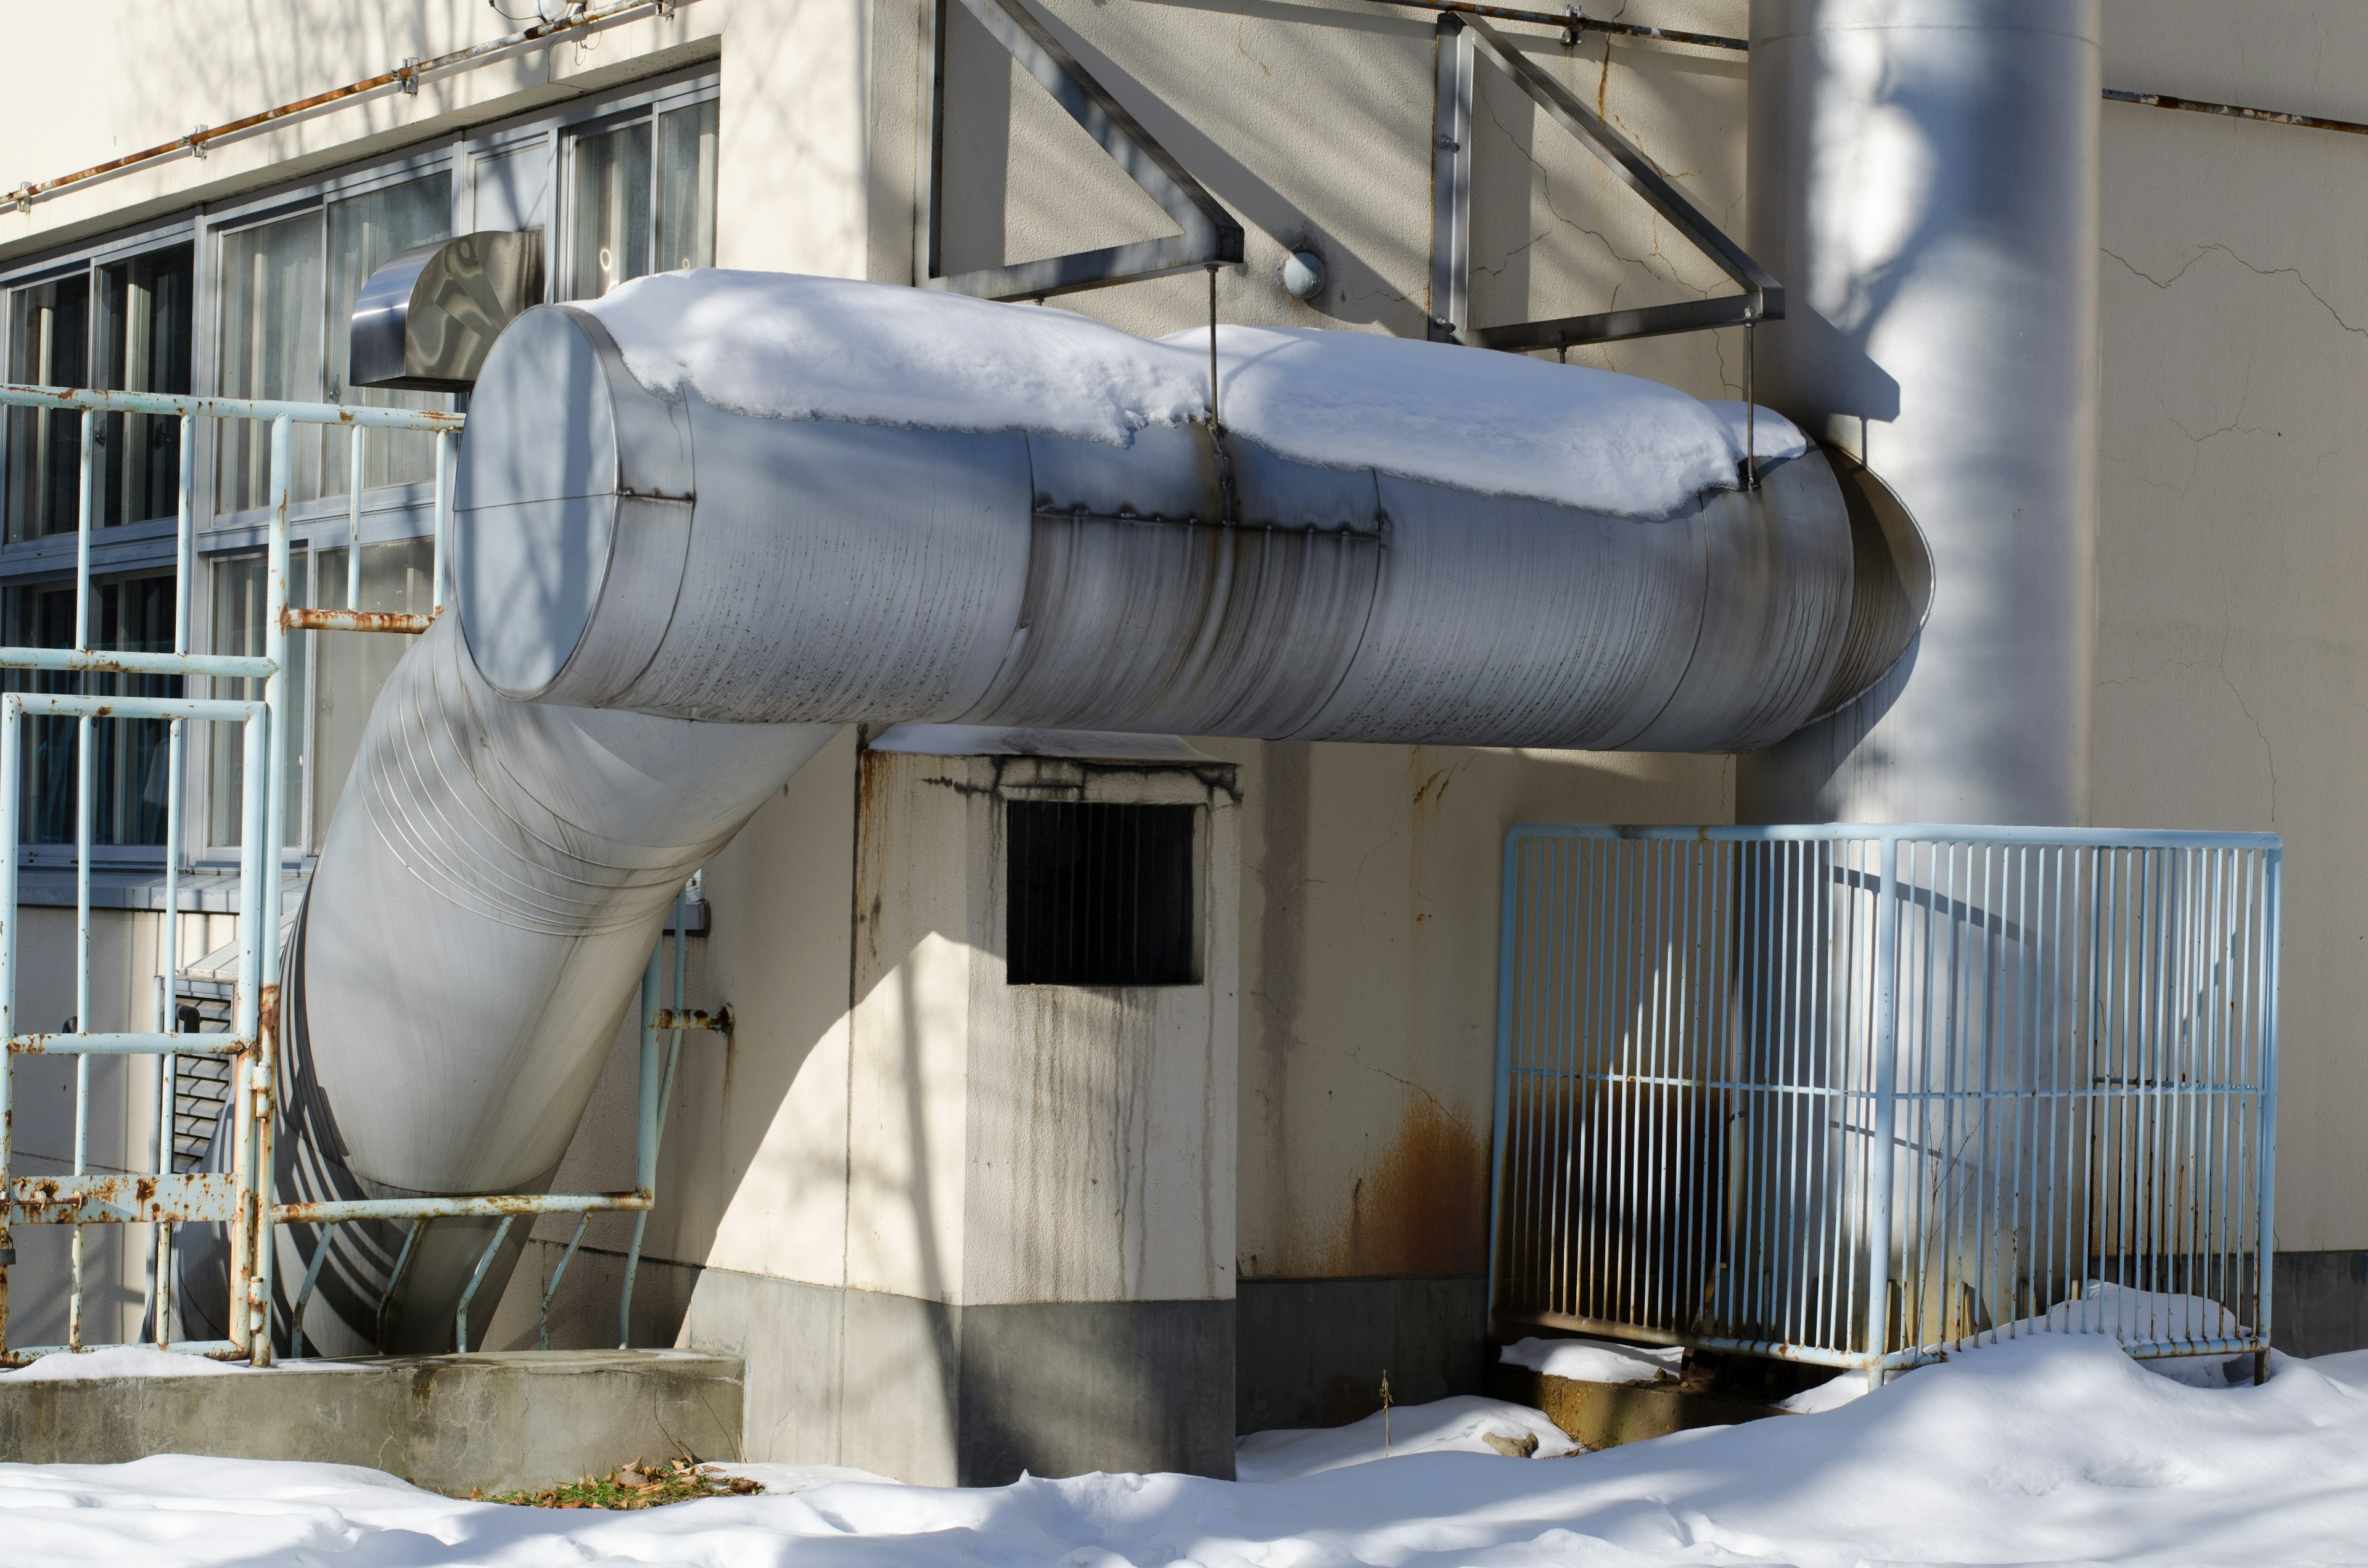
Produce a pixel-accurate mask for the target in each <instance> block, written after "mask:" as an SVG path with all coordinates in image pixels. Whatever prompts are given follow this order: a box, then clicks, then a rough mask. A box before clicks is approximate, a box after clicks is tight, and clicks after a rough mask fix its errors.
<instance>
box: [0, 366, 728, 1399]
mask: <svg viewBox="0 0 2368 1568" xmlns="http://www.w3.org/2000/svg"><path fill="white" fill-rule="evenodd" d="M0 407H28V408H40V409H51V410H59V411H64V412H71V413H76V414H82V415H92V414H139V415H161V416H173V417H178V418H179V419H180V420H181V447H180V455H181V464H180V501H179V506H178V508H177V515H176V526H177V537H176V553H175V572H176V590H177V591H176V606H175V631H174V647H173V651H172V652H171V653H127V652H113V651H108V650H103V649H95V648H92V647H91V646H90V645H89V642H90V639H89V629H90V624H91V618H90V606H91V595H90V588H91V560H90V555H91V541H92V534H93V533H94V531H95V526H96V521H95V516H94V513H95V497H96V487H95V485H94V483H93V469H94V461H95V451H96V445H97V443H96V440H95V424H96V422H95V421H93V420H90V419H85V421H84V423H83V426H82V440H81V454H80V455H81V469H80V475H79V483H80V489H79V503H78V507H77V517H76V528H75V532H76V557H75V575H74V584H75V613H74V625H75V629H76V635H75V646H74V648H72V649H56V648H11V647H0V669H23V670H38V671H47V672H52V673H68V674H74V673H84V674H108V675H126V676H214V677H228V678H236V679H245V680H260V681H262V682H263V683H264V693H263V696H262V697H261V698H260V699H201V698H186V697H185V698H150V697H92V696H79V695H74V694H68V693H47V692H7V693H0V851H5V853H0V1041H5V1042H6V1051H0V1198H5V1199H6V1201H5V1204H0V1364H12V1365H13V1364H20V1363H22V1362H23V1361H25V1360H28V1359H29V1358H33V1357H37V1356H40V1355H46V1354H50V1353H51V1352H72V1351H80V1350H86V1349H92V1348H97V1347H98V1346H93V1345H90V1344H87V1343H85V1336H84V1335H83V1333H82V1318H83V1310H82V1309H83V1293H84V1292H83V1282H84V1281H83V1256H82V1235H81V1227H82V1226H83V1225H84V1224H85V1223H153V1224H154V1225H155V1226H156V1227H157V1244H156V1282H155V1287H154V1290H155V1293H154V1298H153V1321H154V1326H155V1344H156V1345H158V1346H160V1347H164V1348H168V1349H177V1350H181V1351H185V1352H188V1353H191V1354H198V1355H208V1356H217V1357H234V1358H244V1359H246V1360H249V1361H251V1362H253V1363H254V1364H255V1365H257V1366H263V1365H268V1363H269V1362H270V1360H271V1358H272V1348H271V1334H270V1312H269V1303H270V1301H271V1300H272V1273H273V1269H274V1267H275V1263H276V1256H277V1250H278V1249H277V1247H276V1245H275V1244H274V1242H273V1239H272V1238H273V1237H274V1236H275V1235H276V1233H277V1230H278V1227H279V1226H281V1225H290V1224H304V1225H313V1226H318V1227H321V1228H322V1232H323V1233H322V1235H321V1238H320V1240H319V1241H318V1242H317V1243H316V1244H315V1245H314V1249H313V1256H312V1258H311V1260H310V1263H309V1266H308V1267H307V1269H306V1271H305V1277H304V1280H303V1283H302V1289H301V1290H300V1291H299V1293H298V1296H297V1299H296V1301H295V1303H294V1306H293V1315H294V1322H293V1324H292V1325H291V1334H290V1347H291V1350H292V1351H293V1352H295V1353H297V1354H301V1353H302V1346H303V1341H304V1335H303V1329H302V1321H303V1315H304V1312H305V1310H306V1308H307V1307H308V1306H309V1304H310V1301H311V1298H312V1295H313V1289H314V1286H315V1285H316V1283H317V1281H318V1278H319V1275H320V1271H321V1267H322V1264H323V1262H324V1259H325V1258H326V1256H327V1245H328V1241H329V1231H330V1229H331V1228H332V1227H334V1226H336V1225H337V1224H339V1223H344V1222H347V1221H390V1220H409V1221H412V1225H411V1230H410V1235H409V1239H408V1240H407V1241H406V1243H405V1245H404V1253H403V1256H402V1258H401V1259H400V1260H399V1261H398V1262H397V1264H396V1267H395V1269H394V1271H393V1274H392V1275H391V1277H390V1278H389V1280H388V1282H387V1287H386V1291H385V1292H384V1299H382V1300H381V1316H383V1313H384V1312H385V1311H386V1309H387V1308H388V1306H389V1305H391V1302H392V1298H393V1292H394V1290H395V1289H396V1288H397V1287H398V1286H399V1285H400V1283H401V1279H402V1276H403V1272H404V1265H405V1264H406V1263H407V1262H408V1260H409V1258H410V1256H412V1254H413V1252H414V1250H415V1244H416V1241H417V1239H418V1236H419V1234H420V1233H421V1232H422V1231H424V1229H425V1228H426V1227H427V1225H428V1224H429V1223H430V1222H432V1221H435V1220H438V1219H459V1218H498V1219H500V1220H501V1221H502V1223H501V1224H500V1225H498V1226H497V1227H495V1234H494V1238H493V1240H492V1242H491V1243H490V1244H488V1245H487V1247H486V1248H485V1250H484V1253H483V1254H482V1255H481V1256H480V1257H479V1259H478V1263H477V1267H476V1269H475V1272H474V1273H473V1274H472V1278H471V1281H470V1285H469V1289H468V1292H467V1295H466V1296H465V1297H464V1299H463V1301H462V1303H461V1310H460V1312H459V1314H458V1316H457V1319H456V1323H455V1343H456V1346H457V1348H459V1349H461V1350H463V1351H465V1350H467V1349H468V1348H469V1339H468V1335H469V1329H468V1316H467V1313H468V1308H469V1306H470V1305H471V1304H472V1303H473V1301H474V1300H475V1297H476V1294H477V1290H478V1287H479V1286H481V1285H482V1284H483V1282H484V1278H485V1275H486V1273H487V1271H488V1269H489V1268H490V1266H491V1263H492V1260H493V1258H494V1256H495V1253H496V1252H497V1251H498V1249H499V1247H500V1245H501V1244H502V1243H503V1242H504V1241H505V1240H506V1239H507V1235H508V1233H509V1231H510V1228H511V1226H512V1224H513V1223H514V1221H515V1220H516V1218H517V1217H518V1216H520V1215H525V1216H529V1217H533V1216H539V1215H542V1214H576V1215H579V1216H580V1217H581V1218H580V1219H579V1221H578V1223H577V1226H576V1231H575V1237H574V1238H573V1239H572V1240H571V1241H570V1242H569V1244H568V1247H567V1250H566V1252H565V1254H564V1256H562V1258H561V1261H560V1265H559V1267H558V1268H556V1269H554V1270H553V1272H552V1278H551V1280H550V1282H549V1284H548V1286H547V1287H546V1288H545V1290H543V1292H542V1300H541V1308H540V1318H541V1324H542V1328H541V1339H542V1343H544V1344H545V1345H546V1346H547V1345H548V1343H549V1319H550V1307H551V1301H552V1296H553V1295H554V1294H555V1293H556V1291H557V1290H558V1285H559V1279H560V1277H561V1275H562V1274H564V1270H565V1267H566V1265H567V1263H568V1262H569V1261H570V1260H572V1259H573V1258H574V1256H575V1251H576V1247H577V1244H579V1243H580V1242H581V1241H582V1239H583V1234H584V1226H585V1224H586V1223H587V1222H588V1221H589V1220H590V1217H591V1216H592V1215H593V1214H594V1213H600V1212H629V1213H632V1214H633V1215H634V1216H635V1225H634V1233H633V1244H632V1252H631V1254H630V1255H629V1256H628V1259H627V1264H626V1269H625V1277H624V1281H623V1284H622V1286H621V1288H620V1301H619V1318H620V1339H630V1337H631V1335H630V1333H627V1332H624V1330H625V1329H626V1327H627V1325H629V1324H630V1311H631V1303H632V1286H633V1277H634V1274H635V1271H636V1268H637V1267H638V1264H639V1261H640V1253H641V1241H642V1233H643V1224H644V1223H645V1222H646V1220H647V1217H648V1212H649V1210H650V1209H651V1208H652V1207H653V1206H654V1204H655V1200H656V1199H655V1182H656V1166H657V1142H658V1137H659V1134H660V1131H661V1130H662V1126H663V1119H664V1108H665V1104H666V1098H667V1096H668V1091H670V1089H671V1086H672V1083H673V1078H674V1068H675V1062H676V1060H677V1058H678V1056H679V1052H680V1049H681V1039H682V1028H684V1027H689V1028H700V1027H703V1025H702V1024H701V1022H700V1021H699V1016H698V1015H693V1014H691V1013H689V1011H687V1010H686V1009H685V1007H684V1006H683V1004H684V995H683V979H684V961H683V955H682V952H681V950H680V949H681V943H682V941H683V934H682V928H681V926H682V923H681V914H680V905H679V903H677V915H676V921H675V926H674V931H675V941H676V943H677V952H676V955H675V963H674V971H675V975H674V981H675V983H674V994H673V998H672V1001H673V1006H672V1007H671V1008H661V1007H660V1006H658V1002H659V1000H660V998H659V996H658V994H657V985H656V976H657V964H658V956H657V954H656V953H655V952H654V953H653V954H652V957H651V960H650V965H651V967H650V972H649V980H648V983H647V984H646V985H645V988H644V990H645V994H644V1003H645V1006H644V1009H643V1012H644V1027H643V1071H642V1093H641V1106H640V1113H639V1118H638V1121H637V1149H636V1159H635V1174H636V1178H637V1186H636V1187H634V1188H633V1189H632V1191H628V1192H608V1193H548V1194H541V1195H534V1196H519V1195H515V1194H494V1195H485V1196H459V1197H440V1198H407V1199H344V1200H332V1201H323V1202H295V1203H281V1202H278V1201H275V1199H274V1197H273V1193H272V1185H273V1179H272V1177H273V1168H274V1167H273V1158H272V1139H273V1133H274V1095H275V1092H276V1085H277V1081H278V1075H279V1062H278V1059H277V1055H278V1042H277V1038H276V1036H277V1032H278V1023H279V1018H278V1014H279V1007H278V993H279V962H280V951H279V926H280V908H279V904H280V895H281V890H282V877H281V876H280V875H279V874H278V872H279V865H278V861H279V858H280V856H281V855H282V853H283V849H282V847H281V846H282V841H283V840H284V839H285V838H286V836H287V835H286V833H285V831H284V830H283V827H282V823H283V821H284V818H285V813H286V802H287V788H288V783H287V777H286V761H287V758H286V748H285V747H284V746H283V745H281V744H279V743H278V742H277V741H276V740H275V739H274V738H273V737H275V736H278V735H280V734H283V733H285V729H284V726H285V725H287V724H288V723H290V722H293V721H292V719H291V718H290V705H291V702H292V695H291V694H290V691H289V690H288V689H287V687H286V679H285V676H286V671H287V667H288V659H287V652H286V649H287V637H288V634H289V633H290V631H308V630H309V631H323V632H341V633H342V632H356V633H368V632H388V631H392V632H417V631H424V630H425V629H426V627H427V624H428V623H429V622H430V621H432V620H433V619H434V613H435V612H440V610H441V609H442V607H443V604H444V594H445V578H446V575H447V574H446V570H445V560H446V548H447V540H448V538H449V535H450V519H451V484H450V478H451V470H450V456H451V444H452V441H453V440H454V439H455V438H456V437H458V436H459V434H460V433H461V430H462V429H463V428H464V427H465V424H466V419H465V416H464V415H460V414H454V413H446V412H443V411H439V410H433V409H408V408H380V407H363V406H350V405H345V404H335V403H290V402H285V401H280V400H273V399H261V398H226V397H201V396H194V395H188V394H180V393H169V392H114V391H108V390H103V389H91V388H73V387H40V386H25V385H17V384H0ZM199 419H214V420H224V419H237V420H245V421H261V422H267V423H268V425H269V426H270V427H271V448H270V471H269V472H270V492H269V494H270V499H269V506H268V523H267V529H268V538H267V560H268V568H267V597H268V608H267V614H266V617H265V620H264V652H263V653H262V654H261V655H260V656H256V655H231V654H211V653H194V652H192V651H191V649H190V647H189V642H190V625H189V603H190V600H189V594H190V586H191V580H192V574H193V573H194V570H195V566H196V555H195V538H194V528H193V519H192V516H191V497H192V495H193V494H194V485H195V453H196V449H197V442H196V433H197V432H196V422H197V421H198V420H199ZM298 425H310V426H346V427H349V428H351V429H352V430H353V432H354V449H353V450H354V456H355V459H356V461H355V462H354V463H353V465H352V470H351V491H350V494H349V496H348V504H347V608H346V609H344V610H309V609H299V608H293V607H291V606H290V603H289V597H290V595H289V537H288V534H289V511H290V492H291V488H292V486H291V482H290V469H291V463H290V435H291V432H292V430H293V428H294V426H298ZM365 429H378V430H404V431H416V432H421V433H425V434H428V435H432V436H433V437H436V481H435V500H434V507H435V527H434V540H435V562H434V567H433V589H432V597H433V603H434V606H435V611H434V612H431V613H430V614H428V615H426V616H419V615H411V614H400V613H392V612H389V613H373V612H364V611H359V610H357V609H356V608H353V606H354V601H355V600H356V599H357V598H358V597H359V561H360V549H359V546H360V537H359V535H360V527H359V525H360V513H361V500H360V495H361V488H362V465H361V463H360V461H359V457H360V447H359V443H360V436H361V432H362V431H363V430H365ZM32 717H47V718H63V719H72V720H73V721H74V722H75V724H76V727H77V728H76V743H77V756H78V758H79V762H80V766H79V769H78V781H77V793H76V818H77V834H76V843H75V846H74V887H75V914H76V932H77V937H76V956H75V994H76V1010H75V1015H74V1022H75V1025H76V1027H75V1028H71V1029H67V1030H62V1031H58V1032H54V1033H48V1034H43V1033H38V1032H30V1031H27V1030H24V1029H21V1028H18V1027H17V1022H16V1015H17V1004H16V984H17V975H18V971H19V966H18V965H17V953H16V943H17V926H18V925H19V922H18V921H17V920H16V919H15V918H14V915H13V912H14V911H15V909H16V907H17V872H18V862H19V857H18V855H17V852H16V846H17V840H18V838H19V837H20V832H19V826H18V823H19V811H20V799H19V797H20V786H21V783H22V781H23V777H24V771H23V768H22V767H21V765H20V760H21V751H22V740H21V735H22V731H23V726H24V721H25V720H26V719H28V718H32ZM126 720H133V721H148V722H166V723H167V724H169V726H170V729H169V733H168V736H167V741H166V746H167V757H168V783H167V790H166V805H165V909H166V911H167V915H166V918H165V923H164V941H163V949H164V950H163V967H164V969H165V973H166V975H167V976H172V975H176V974H177V973H178V972H179V965H180V951H179V922H178V920H177V919H176V918H174V917H173V916H174V915H175V914H176V912H177V911H178V908H179V891H178V890H179V878H180V872H181V859H182V853H181V827H182V817H183V815H184V810H183V806H184V797H183V780H184V776H185V772H186V766H185V763H186V736H185V733H184V726H185V725H186V724H188V723H191V722H201V723H234V724H237V725H239V726H240V727H241V729H242V732H243V735H244V740H243V762H244V774H243V781H242V803H241V810H240V813H239V817H240V822H241V824H242V828H241V835H240V850H239V871H238V896H237V900H236V910H237V918H238V945H239V952H238V958H237V962H236V970H235V973H236V979H235V983H234V985H233V1018H232V1027H231V1029H230V1031H229V1032H228V1033H226V1034H220V1035H203V1036H199V1035H189V1034H183V1033H180V1032H178V1031H176V1030H173V1029H170V1028H165V1027H164V1026H165V1023H166V1021H167V1020H166V1018H165V1017H161V1016H160V1017H159V1018H158V1020H157V1022H158V1026H159V1027H158V1028H154V1029H150V1030H136V1029H117V1030H97V1029H90V1028H86V1027H84V1026H86V1025H87V1023H88V1021H89V1019H90V1017H91V1010H90V946H91V943H90V936H91V918H90V850H91V842H90V840H91V831H90V827H91V815H92V795H93V787H94V781H93V778H92V767H91V760H90V759H91V756H92V751H91V744H90V743H91V726H92V725H93V724H94V723H97V722H117V721H126ZM663 942H664V939H663V937H662V938H661V943H660V946H661V949H662V948H663ZM163 1006H167V1004H165V1003H160V1008H161V1007H163ZM661 1020H663V1021H664V1022H666V1023H667V1024H670V1025H673V1026H674V1027H672V1028H670V1029H661V1028H660V1027H659V1025H660V1022H661ZM661 1033H666V1034H669V1035H670V1036H671V1042H672V1043H671V1046H670V1047H669V1049H668V1050H667V1051H666V1053H665V1054H664V1055H663V1056H661V1053H660V1048H659V1036H660V1034H661ZM31 1055H65V1056H72V1057H74V1059H75V1074H76V1076H75V1088H76V1094H75V1113H74V1123H75V1128H74V1173H73V1174H72V1175H71V1176H57V1177H51V1176H44V1177H40V1178H39V1179H38V1180H36V1179H34V1178H28V1177H19V1176H13V1174H12V1160H13V1155H14V1144H13V1121H12V1119H11V1118H10V1115H9V1109H10V1106H11V1103H12V1098H13V1085H14V1080H15V1065H16V1059H17V1057H19V1056H31ZM200 1055H215V1056H224V1057H228V1058H229V1059H230V1060H231V1062H232V1063H233V1067H232V1074H231V1084H232V1085H233V1092H232V1094H231V1096H230V1098H229V1101H228V1103H227V1104H226V1105H225V1107H224V1109H223V1112H222V1114H223V1115H224V1116H226V1117H228V1118H229V1119H230V1131H231V1133H232V1144H233V1152H232V1158H231V1167H232V1168H231V1169H230V1170H229V1171H228V1172H225V1173H219V1174H193V1175H180V1174H176V1173H174V1172H173V1171H172V1169H171V1165H172V1151H173V1126H172V1119H173V1115H174V1108H175V1099H176V1062H177V1061H178V1059H179V1058H180V1057H182V1056H200ZM94 1056H155V1057H157V1058H158V1059H159V1066H158V1096H159V1106H158V1120H159V1126H158V1168H157V1170H156V1172H155V1173H154V1175H153V1176H94V1175H92V1174H91V1173H90V1172H89V1170H88V1161H87V1157H86V1155H87V1142H88V1140H87V1129H88V1121H89V1101H90V1076H89V1072H90V1068H89V1063H90V1059H91V1058H92V1057H94ZM186 1222H211V1223H222V1224H227V1225H228V1226H229V1228H230V1231H231V1233H232V1245H231V1307H232V1312H231V1317H232V1322H231V1324H230V1328H231V1333H230V1335H229V1337H227V1338H225V1339H222V1340H208V1341H198V1342H183V1343H180V1344H177V1345H176V1344H175V1343H174V1342H173V1340H172V1338H171V1324H172V1302H171V1278H172V1230H173V1227H174V1225H176V1224H178V1223H186ZM45 1223H71V1224H73V1225H74V1227H75V1235H74V1251H73V1263H72V1282H71V1290H70V1295H69V1307H68V1334H67V1339H66V1343H65V1344H64V1345H62V1346H23V1347H17V1348H16V1349H14V1350H11V1349H10V1348H9V1347H8V1346H7V1337H6V1334H7V1312H8V1291H7V1286H8V1268H9V1266H10V1265H11V1264H13V1263H14V1262H15V1251H14V1248H13V1246H12V1245H11V1244H10V1242H9V1239H8V1228H9V1227H10V1226H13V1225H18V1224H45ZM242 1308H243V1309H244V1310H241V1309H242Z"/></svg>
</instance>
